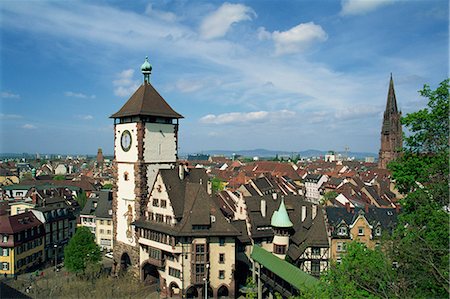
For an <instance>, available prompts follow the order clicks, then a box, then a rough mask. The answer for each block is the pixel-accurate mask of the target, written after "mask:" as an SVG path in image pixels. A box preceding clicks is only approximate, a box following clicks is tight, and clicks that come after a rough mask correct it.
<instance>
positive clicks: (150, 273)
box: [141, 263, 159, 284]
mask: <svg viewBox="0 0 450 299" xmlns="http://www.w3.org/2000/svg"><path fill="white" fill-rule="evenodd" d="M141 278H142V281H143V282H145V284H154V283H156V282H158V281H159V273H158V269H157V268H156V266H153V265H151V264H149V263H145V264H144V266H143V267H142V275H141Z"/></svg>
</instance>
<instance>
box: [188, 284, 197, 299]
mask: <svg viewBox="0 0 450 299" xmlns="http://www.w3.org/2000/svg"><path fill="white" fill-rule="evenodd" d="M186 297H187V298H198V291H197V288H196V287H194V286H192V287H190V288H189V289H187V291H186Z"/></svg>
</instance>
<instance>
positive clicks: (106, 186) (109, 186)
mask: <svg viewBox="0 0 450 299" xmlns="http://www.w3.org/2000/svg"><path fill="white" fill-rule="evenodd" d="M112 187H113V185H112V184H104V185H103V187H102V188H103V189H112Z"/></svg>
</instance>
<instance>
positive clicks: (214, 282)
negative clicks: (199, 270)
mask: <svg viewBox="0 0 450 299" xmlns="http://www.w3.org/2000/svg"><path fill="white" fill-rule="evenodd" d="M211 242H212V243H210V244H209V250H210V253H209V262H210V275H209V278H210V285H211V287H213V288H218V287H219V286H220V285H222V284H227V285H230V284H231V281H232V279H233V272H232V270H233V269H234V268H235V265H236V257H235V252H236V251H235V250H236V249H235V247H236V245H235V243H234V240H233V239H232V238H225V244H224V246H220V245H219V238H211ZM221 253H223V254H225V262H224V263H223V264H221V263H219V255H220V254H221ZM220 270H224V271H225V277H224V279H219V271H220ZM228 291H230V290H228Z"/></svg>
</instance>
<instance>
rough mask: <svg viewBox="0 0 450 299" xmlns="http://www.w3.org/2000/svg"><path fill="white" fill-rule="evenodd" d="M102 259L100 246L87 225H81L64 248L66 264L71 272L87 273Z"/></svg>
mask: <svg viewBox="0 0 450 299" xmlns="http://www.w3.org/2000/svg"><path fill="white" fill-rule="evenodd" d="M100 259H101V253H100V247H99V246H98V245H97V244H96V243H95V239H94V235H93V234H92V233H91V231H90V230H89V229H88V228H87V227H79V228H77V231H76V233H75V235H74V236H73V237H72V239H70V241H69V244H68V245H67V246H66V248H65V249H64V265H65V267H66V268H67V270H68V271H70V272H75V273H83V274H84V273H85V270H86V268H89V269H92V268H95V267H96V265H97V264H98V263H99V261H100Z"/></svg>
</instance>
